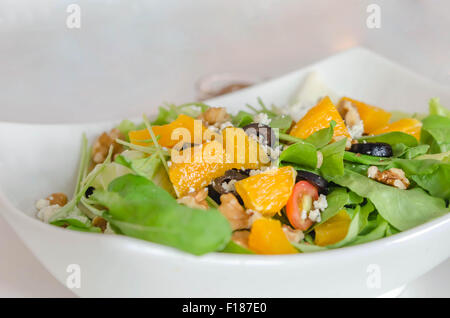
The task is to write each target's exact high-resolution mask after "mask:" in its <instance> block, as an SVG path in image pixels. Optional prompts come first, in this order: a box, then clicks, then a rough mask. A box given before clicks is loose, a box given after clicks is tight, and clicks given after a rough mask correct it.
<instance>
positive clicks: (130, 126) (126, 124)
mask: <svg viewBox="0 0 450 318" xmlns="http://www.w3.org/2000/svg"><path fill="white" fill-rule="evenodd" d="M116 128H117V129H119V131H120V132H121V133H122V135H124V136H125V140H126V141H130V138H129V137H128V133H129V132H130V131H133V130H139V129H143V128H145V125H144V123H141V124H139V125H136V124H135V123H133V122H132V121H131V120H128V119H124V120H122V121H121V122H120V124H119V125H117V126H116Z"/></svg>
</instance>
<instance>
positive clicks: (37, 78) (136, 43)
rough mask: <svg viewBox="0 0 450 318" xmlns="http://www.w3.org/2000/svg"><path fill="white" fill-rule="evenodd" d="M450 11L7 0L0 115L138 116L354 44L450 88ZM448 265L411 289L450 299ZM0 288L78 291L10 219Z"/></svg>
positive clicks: (0, 239)
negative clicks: (76, 15) (374, 21)
mask: <svg viewBox="0 0 450 318" xmlns="http://www.w3.org/2000/svg"><path fill="white" fill-rule="evenodd" d="M70 4H78V5H79V8H80V9H81V15H80V17H81V25H80V28H79V29H78V28H74V29H70V28H68V27H67V25H66V20H67V18H68V16H69V15H70V14H71V13H69V12H67V8H68V6H69V5H70ZM370 4H377V5H378V6H379V8H380V10H381V26H380V28H373V29H371V28H368V27H367V25H366V20H367V18H368V17H369V15H370V14H371V13H370V12H369V13H368V12H367V9H368V6H369V5H370ZM449 12H450V1H448V0H396V1H392V0H391V1H389V0H385V1H380V0H372V1H366V0H345V1H344V0H341V1H336V0H214V1H211V0H147V1H140V0H79V1H77V0H53V1H50V0H1V1H0V121H18V122H33V123H57V122H58V123H69V122H86V121H90V122H93V121H104V120H109V119H122V118H127V117H128V118H130V117H137V116H140V115H141V114H142V113H143V112H148V111H149V109H152V108H154V107H156V106H158V105H159V104H161V103H162V102H165V101H168V102H175V103H180V102H187V101H192V100H195V99H197V98H198V97H199V93H200V92H199V91H198V87H199V83H203V84H205V83H206V84H208V80H212V79H214V78H217V77H219V78H221V76H222V77H223V74H227V75H226V76H228V77H230V78H233V79H244V80H246V81H249V82H258V81H261V80H264V79H268V78H272V77H276V76H279V75H282V74H284V73H286V72H290V71H294V70H296V69H298V68H301V67H303V66H305V65H308V64H310V63H312V62H315V61H318V60H321V59H323V58H325V57H328V56H330V55H332V54H335V53H338V52H340V51H344V50H347V49H349V48H352V47H355V46H364V47H366V48H369V49H371V50H373V51H375V52H377V53H379V54H381V55H384V56H385V57H387V58H389V59H391V60H393V61H396V62H398V63H399V64H401V65H403V66H405V67H407V68H409V69H411V70H413V71H415V72H416V73H418V74H421V75H423V76H425V77H428V78H430V79H432V80H434V81H436V82H439V83H440V84H442V85H445V86H447V87H450V58H449V52H450V37H449V36H448V30H450V19H449V18H448V14H449ZM214 75H216V76H214ZM449 265H450V261H447V262H446V263H444V264H442V265H440V266H439V267H438V268H436V269H435V270H434V271H432V272H431V273H429V274H427V275H425V276H424V277H422V278H420V279H419V280H417V281H416V282H414V283H412V284H411V285H409V286H408V288H407V289H406V290H405V292H404V294H403V295H404V296H421V297H423V296H441V297H442V296H447V297H449V296H450V290H449V288H448V286H450V272H449V268H450V266H449ZM0 296H34V297H39V296H42V297H47V296H59V297H64V296H73V294H72V293H71V292H70V291H69V290H67V289H66V288H65V287H63V286H62V285H60V284H59V283H58V282H57V281H56V280H55V279H54V278H53V277H52V276H51V275H50V274H49V273H48V272H47V271H46V270H45V269H44V268H43V267H42V266H41V265H40V264H39V263H38V261H37V260H36V259H35V258H34V256H32V255H31V253H30V252H29V251H28V250H27V249H26V247H25V246H23V244H22V243H21V242H20V240H19V239H18V237H17V236H16V235H15V234H14V233H13V232H12V230H11V229H10V228H9V227H8V226H7V225H6V224H5V222H4V221H3V220H2V219H0Z"/></svg>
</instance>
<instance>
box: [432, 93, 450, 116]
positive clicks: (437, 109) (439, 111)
mask: <svg viewBox="0 0 450 318" xmlns="http://www.w3.org/2000/svg"><path fill="white" fill-rule="evenodd" d="M428 105H429V110H430V115H439V116H444V117H448V118H450V110H448V109H447V108H445V107H444V106H442V105H441V103H440V101H439V98H438V97H434V98H432V99H430V102H429V103H428Z"/></svg>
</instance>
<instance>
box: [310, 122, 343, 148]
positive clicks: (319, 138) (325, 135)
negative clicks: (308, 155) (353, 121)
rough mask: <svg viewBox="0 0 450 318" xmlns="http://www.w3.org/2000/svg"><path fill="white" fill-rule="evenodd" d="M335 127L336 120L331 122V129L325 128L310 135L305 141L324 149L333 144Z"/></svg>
mask: <svg viewBox="0 0 450 318" xmlns="http://www.w3.org/2000/svg"><path fill="white" fill-rule="evenodd" d="M335 126H336V122H335V121H334V120H332V121H331V122H330V127H328V128H323V129H320V130H318V131H316V132H315V133H313V134H312V135H310V136H309V137H308V138H306V139H305V141H306V142H309V143H310V144H313V145H314V146H316V147H317V148H322V147H324V146H326V145H328V144H329V143H330V142H331V139H332V138H333V133H334V127H335Z"/></svg>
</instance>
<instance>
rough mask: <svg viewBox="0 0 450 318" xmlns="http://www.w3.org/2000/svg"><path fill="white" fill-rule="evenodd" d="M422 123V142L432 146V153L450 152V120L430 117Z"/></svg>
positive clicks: (434, 116) (435, 116) (442, 117)
mask: <svg viewBox="0 0 450 318" xmlns="http://www.w3.org/2000/svg"><path fill="white" fill-rule="evenodd" d="M422 123H423V125H422V130H421V133H420V141H421V143H423V144H428V145H430V153H439V152H447V151H450V118H448V117H444V116H439V115H430V116H428V117H427V118H425V119H424V120H423V121H422Z"/></svg>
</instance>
